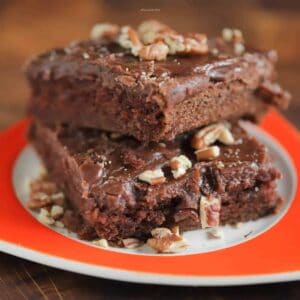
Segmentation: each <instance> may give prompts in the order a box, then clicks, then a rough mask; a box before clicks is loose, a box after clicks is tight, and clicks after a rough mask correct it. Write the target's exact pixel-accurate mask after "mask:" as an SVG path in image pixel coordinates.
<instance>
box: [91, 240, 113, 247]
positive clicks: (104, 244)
mask: <svg viewBox="0 0 300 300" xmlns="http://www.w3.org/2000/svg"><path fill="white" fill-rule="evenodd" d="M92 243H93V244H94V245H95V246H98V247H102V248H108V246H109V245H108V242H107V240H106V239H100V240H95V241H93V242H92Z"/></svg>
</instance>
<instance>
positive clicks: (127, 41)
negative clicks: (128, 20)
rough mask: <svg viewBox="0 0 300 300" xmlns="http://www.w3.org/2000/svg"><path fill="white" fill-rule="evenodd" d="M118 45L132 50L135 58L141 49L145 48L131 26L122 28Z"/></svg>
mask: <svg viewBox="0 0 300 300" xmlns="http://www.w3.org/2000/svg"><path fill="white" fill-rule="evenodd" d="M117 41H118V43H119V44H120V46H121V47H123V48H125V49H130V51H131V53H132V54H133V55H134V56H137V55H138V53H139V51H140V50H141V48H142V47H143V44H142V42H141V41H140V38H139V36H138V34H137V32H136V31H135V30H134V29H133V28H132V27H130V26H123V27H121V31H120V34H119V36H118V38H117Z"/></svg>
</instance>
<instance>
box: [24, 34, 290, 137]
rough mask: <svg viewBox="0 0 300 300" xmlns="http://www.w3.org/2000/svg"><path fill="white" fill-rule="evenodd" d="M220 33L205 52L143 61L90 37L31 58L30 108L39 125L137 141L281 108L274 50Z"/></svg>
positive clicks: (283, 95) (285, 98)
mask: <svg viewBox="0 0 300 300" xmlns="http://www.w3.org/2000/svg"><path fill="white" fill-rule="evenodd" d="M234 46H235V44H232V43H228V42H225V41H224V40H223V39H222V38H215V39H211V40H209V41H208V53H206V54H202V55H185V56H182V55H170V56H168V57H167V59H166V60H165V61H145V60H140V59H139V58H137V57H134V56H133V55H131V54H130V52H129V51H128V50H126V49H124V48H121V47H120V46H119V45H117V44H116V43H113V42H108V41H105V40H96V41H94V40H88V41H83V42H79V43H73V44H71V45H69V46H68V47H66V48H61V49H55V50H52V51H49V52H47V53H44V54H42V55H39V56H37V57H35V58H34V59H33V60H32V61H31V62H30V63H29V64H28V65H27V67H26V76H27V79H28V81H29V84H30V87H31V100H30V105H29V111H30V113H31V114H32V115H34V116H35V117H36V118H38V119H39V120H40V121H43V122H44V123H45V124H51V125H53V124H62V123H64V124H68V125H74V126H76V127H90V128H98V129H103V130H107V131H112V132H119V133H122V134H128V135H132V136H134V137H135V138H137V139H138V140H141V141H162V140H172V139H174V137H175V136H176V135H177V134H180V133H182V132H186V131H189V130H191V129H194V128H197V127H200V126H204V125H208V124H210V123H212V122H216V121H220V120H229V119H238V118H248V119H251V120H258V119H260V117H261V116H262V115H263V114H264V113H265V112H266V110H267V109H268V107H270V106H276V107H280V108H282V107H286V106H287V103H288V100H289V94H288V93H286V92H285V91H283V90H282V89H281V88H280V87H279V86H278V85H277V84H276V83H274V73H275V72H274V63H275V61H276V54H275V52H274V51H268V52H260V51H255V50H252V49H250V48H249V49H247V48H246V50H245V51H244V52H243V53H239V54H238V55H237V54H236V53H235V48H234Z"/></svg>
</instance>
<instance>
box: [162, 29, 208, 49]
mask: <svg viewBox="0 0 300 300" xmlns="http://www.w3.org/2000/svg"><path fill="white" fill-rule="evenodd" d="M164 42H165V43H166V44H167V45H168V47H169V53H170V54H176V53H180V54H188V53H191V54H205V53H207V52H208V46H207V38H206V36H205V35H204V34H199V33H190V34H187V35H185V36H183V35H180V34H177V33H169V34H166V35H165V36H164Z"/></svg>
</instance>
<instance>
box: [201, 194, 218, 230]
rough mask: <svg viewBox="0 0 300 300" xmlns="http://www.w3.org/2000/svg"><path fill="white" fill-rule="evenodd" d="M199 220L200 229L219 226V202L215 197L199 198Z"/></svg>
mask: <svg viewBox="0 0 300 300" xmlns="http://www.w3.org/2000/svg"><path fill="white" fill-rule="evenodd" d="M199 207H200V220H201V227H202V228H207V227H215V226H219V222H220V210H221V201H220V200H219V199H218V198H215V197H212V196H210V197H206V196H201V197H200V205H199Z"/></svg>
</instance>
